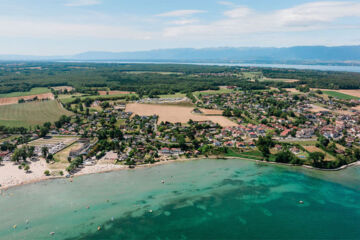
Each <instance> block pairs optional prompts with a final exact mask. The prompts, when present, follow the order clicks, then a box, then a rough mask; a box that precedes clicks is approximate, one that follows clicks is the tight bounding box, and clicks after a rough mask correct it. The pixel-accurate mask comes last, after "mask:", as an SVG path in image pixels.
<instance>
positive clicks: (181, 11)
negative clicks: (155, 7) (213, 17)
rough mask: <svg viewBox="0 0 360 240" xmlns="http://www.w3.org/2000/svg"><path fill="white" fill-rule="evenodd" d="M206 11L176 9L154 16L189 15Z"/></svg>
mask: <svg viewBox="0 0 360 240" xmlns="http://www.w3.org/2000/svg"><path fill="white" fill-rule="evenodd" d="M204 12H206V11H203V10H176V11H171V12H165V13H161V14H158V15H156V16H158V17H184V16H190V15H194V14H197V13H204Z"/></svg>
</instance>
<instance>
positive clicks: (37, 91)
mask: <svg viewBox="0 0 360 240" xmlns="http://www.w3.org/2000/svg"><path fill="white" fill-rule="evenodd" d="M49 92H50V89H48V88H32V89H31V91H28V92H12V93H3V94H0V98H11V97H23V96H31V95H38V94H44V93H49Z"/></svg>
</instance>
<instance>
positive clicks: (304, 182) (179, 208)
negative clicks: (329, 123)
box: [0, 160, 360, 239]
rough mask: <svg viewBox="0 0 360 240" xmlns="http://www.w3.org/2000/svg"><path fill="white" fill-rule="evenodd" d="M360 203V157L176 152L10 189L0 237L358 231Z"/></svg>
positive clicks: (281, 235) (277, 235)
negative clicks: (324, 159)
mask: <svg viewBox="0 0 360 240" xmlns="http://www.w3.org/2000/svg"><path fill="white" fill-rule="evenodd" d="M162 179H164V180H165V183H164V184H162V183H161V180H162ZM299 201H303V204H300V202H299ZM359 203H360V167H353V168H348V169H346V170H343V171H339V172H319V171H314V170H308V169H304V168H295V167H285V166H275V165H266V164H256V163H255V162H252V161H245V160H198V161H189V162H178V163H172V164H166V165H161V166H156V167H151V168H142V169H136V170H124V171H119V172H112V173H104V174H95V175H89V176H82V177H78V178H75V179H74V182H73V183H70V182H69V181H68V180H66V179H58V180H51V181H46V182H41V183H36V184H31V185H26V186H21V187H17V188H13V189H10V190H8V191H6V192H5V194H4V195H3V196H1V197H0V239H360V227H359V225H360V204H359ZM88 207H89V208H88ZM15 224H16V225H17V227H16V228H15V229H14V228H13V226H14V225H15ZM98 226H101V229H100V231H98V230H97V228H98ZM50 232H55V235H53V236H50V235H49V233H50Z"/></svg>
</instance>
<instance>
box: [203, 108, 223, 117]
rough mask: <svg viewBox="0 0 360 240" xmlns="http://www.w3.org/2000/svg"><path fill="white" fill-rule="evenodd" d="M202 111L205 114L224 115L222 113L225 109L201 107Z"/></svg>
mask: <svg viewBox="0 0 360 240" xmlns="http://www.w3.org/2000/svg"><path fill="white" fill-rule="evenodd" d="M201 112H202V113H203V114H204V115H208V116H210V115H213V116H214V115H220V116H222V113H223V111H221V110H216V109H201Z"/></svg>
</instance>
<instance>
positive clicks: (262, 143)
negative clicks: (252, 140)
mask: <svg viewBox="0 0 360 240" xmlns="http://www.w3.org/2000/svg"><path fill="white" fill-rule="evenodd" d="M274 146H275V143H274V141H273V140H272V138H271V136H266V137H263V136H260V137H259V139H258V140H257V141H256V147H257V148H258V149H259V151H260V152H261V154H262V155H263V157H264V159H265V160H269V157H270V148H272V147H274Z"/></svg>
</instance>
